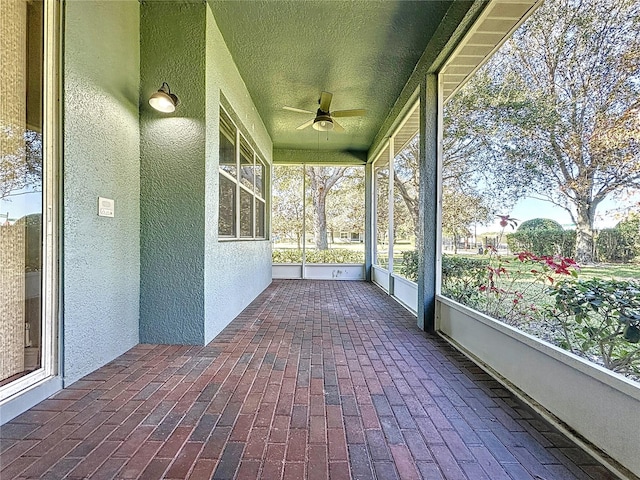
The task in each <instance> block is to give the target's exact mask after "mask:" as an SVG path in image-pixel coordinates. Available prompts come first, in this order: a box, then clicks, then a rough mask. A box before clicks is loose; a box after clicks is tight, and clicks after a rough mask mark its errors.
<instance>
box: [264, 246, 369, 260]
mask: <svg viewBox="0 0 640 480" xmlns="http://www.w3.org/2000/svg"><path fill="white" fill-rule="evenodd" d="M272 261H273V263H302V250H298V249H274V250H273V252H272ZM306 263H364V252H359V251H355V250H348V249H346V248H335V249H330V250H310V249H308V250H307V251H306Z"/></svg>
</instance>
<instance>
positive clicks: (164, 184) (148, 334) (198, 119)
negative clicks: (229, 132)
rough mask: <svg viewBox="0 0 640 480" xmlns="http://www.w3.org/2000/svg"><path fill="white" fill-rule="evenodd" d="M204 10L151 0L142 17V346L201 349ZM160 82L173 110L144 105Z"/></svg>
mask: <svg viewBox="0 0 640 480" xmlns="http://www.w3.org/2000/svg"><path fill="white" fill-rule="evenodd" d="M206 9H207V7H206V5H204V4H202V3H199V4H196V3H183V4H179V3H177V4H172V5H171V8H167V4H166V3H164V2H158V3H154V2H150V3H145V4H143V5H142V6H141V17H140V55H141V69H140V77H141V88H140V94H141V97H140V131H141V150H140V179H141V181H140V216H141V223H140V232H141V244H140V254H141V279H140V340H141V342H143V343H179V344H203V343H204V235H205V102H206V101H205V38H206V32H205V27H206ZM162 82H167V83H168V84H169V85H170V86H171V90H172V92H174V93H175V94H176V95H177V96H178V98H179V99H180V102H181V104H180V105H179V107H178V109H177V110H176V112H174V113H173V114H163V113H160V112H157V111H155V110H153V109H152V108H151V107H150V106H149V104H148V103H147V100H148V98H149V96H150V95H151V94H152V93H153V92H154V91H156V90H157V89H158V88H159V87H160V86H161V85H162Z"/></svg>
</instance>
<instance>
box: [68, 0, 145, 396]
mask: <svg viewBox="0 0 640 480" xmlns="http://www.w3.org/2000/svg"><path fill="white" fill-rule="evenodd" d="M65 5H66V9H65V31H64V45H65V50H64V51H65V58H64V158H63V175H64V209H63V213H64V224H63V244H64V255H63V259H62V262H63V264H62V266H63V269H62V275H63V292H64V296H63V302H62V308H63V332H62V333H63V335H64V337H63V340H64V351H63V375H64V383H65V385H69V384H70V383H72V382H74V381H75V380H77V379H78V378H80V377H82V376H84V375H86V374H87V373H89V372H91V371H92V370H94V369H96V368H98V367H100V366H102V365H104V364H105V363H107V362H109V361H110V360H112V359H113V358H115V357H117V356H118V355H120V354H122V353H123V352H125V351H126V350H128V349H129V348H131V347H133V346H134V345H136V344H137V343H138V312H139V279H140V255H139V252H140V250H139V243H140V236H139V221H140V220H139V219H140V213H139V193H140V192H139V184H140V183H139V149H140V144H139V141H140V132H139V123H138V98H139V94H138V91H139V64H140V62H139V54H138V52H139V50H138V38H139V3H138V2H137V0H123V1H117V2H111V1H92V2H86V1H80V0H67V2H66V3H65ZM98 196H102V197H108V198H113V199H114V200H115V218H105V217H98V216H97V207H98Z"/></svg>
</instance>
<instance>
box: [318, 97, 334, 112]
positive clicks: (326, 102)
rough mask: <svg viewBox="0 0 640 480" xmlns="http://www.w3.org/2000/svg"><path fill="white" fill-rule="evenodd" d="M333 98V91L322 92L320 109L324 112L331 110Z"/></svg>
mask: <svg viewBox="0 0 640 480" xmlns="http://www.w3.org/2000/svg"><path fill="white" fill-rule="evenodd" d="M332 98H333V93H329V92H322V93H321V94H320V110H322V111H323V112H328V111H329V106H330V105H331V99H332Z"/></svg>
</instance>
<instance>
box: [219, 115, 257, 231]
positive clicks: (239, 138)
mask: <svg viewBox="0 0 640 480" xmlns="http://www.w3.org/2000/svg"><path fill="white" fill-rule="evenodd" d="M220 110H221V111H222V112H224V114H225V115H226V117H227V118H228V119H229V121H230V122H231V124H232V125H233V126H234V128H235V141H234V140H232V139H231V138H229V136H228V135H226V134H225V133H224V132H223V131H222V130H221V129H218V131H219V132H220V134H222V135H225V136H226V137H227V138H228V139H229V140H230V141H231V142H233V143H234V156H235V167H236V177H235V178H234V177H233V176H232V175H230V174H229V173H228V172H227V171H225V170H224V169H223V168H222V166H221V165H218V173H219V174H220V175H223V176H224V177H225V178H227V179H228V180H230V181H232V182H234V185H235V188H236V197H235V208H236V210H235V231H234V234H233V235H221V234H220V232H219V231H218V241H220V242H230V241H259V240H267V239H268V237H267V215H268V212H267V209H266V207H267V200H266V198H265V195H264V192H265V191H266V190H267V187H268V185H265V181H267V178H266V177H267V176H266V171H267V167H268V163H267V162H266V161H264V160H263V159H262V158H261V157H260V156H259V154H258V153H257V152H256V150H255V148H253V147H252V146H251V142H250V141H249V140H250V138H249V137H248V136H246V135H244V134H243V133H242V132H241V131H240V128H239V127H238V125H237V124H236V122H234V121H233V119H232V117H231V115H229V112H228V111H227V109H226V108H224V107H223V106H222V105H220ZM243 144H244V145H245V146H246V147H247V148H249V149H250V151H251V155H252V157H253V158H252V161H251V163H250V164H247V163H244V164H243V163H241V157H242V155H241V145H243ZM259 165H260V166H262V167H263V170H262V176H261V179H262V184H263V187H262V191H261V192H257V189H256V176H255V169H256V167H258V166H259ZM241 166H245V167H246V166H249V167H250V168H251V169H252V171H253V172H254V175H253V185H252V187H248V186H246V185H244V184H243V183H242V182H241V181H240V175H241ZM242 190H244V191H245V192H246V193H249V194H250V195H251V204H252V207H253V208H252V213H251V235H242V234H241V225H240V222H241V203H240V193H241V191H242ZM259 201H260V202H262V203H263V204H264V216H263V217H264V218H263V219H262V222H263V225H262V230H263V232H264V235H258V234H257V232H258V230H259V228H258V225H257V220H258V215H257V202H259ZM218 208H220V205H219V206H218Z"/></svg>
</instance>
